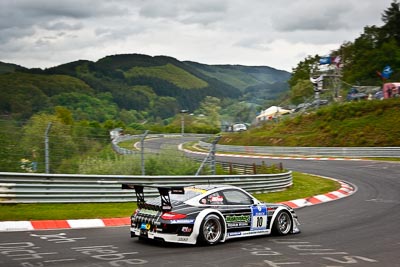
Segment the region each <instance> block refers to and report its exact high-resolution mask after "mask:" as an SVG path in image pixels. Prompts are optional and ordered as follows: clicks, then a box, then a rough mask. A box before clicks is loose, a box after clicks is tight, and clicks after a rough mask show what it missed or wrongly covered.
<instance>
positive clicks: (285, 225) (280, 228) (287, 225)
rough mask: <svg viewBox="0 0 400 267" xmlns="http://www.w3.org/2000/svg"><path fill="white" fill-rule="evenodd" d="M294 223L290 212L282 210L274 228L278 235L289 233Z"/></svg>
mask: <svg viewBox="0 0 400 267" xmlns="http://www.w3.org/2000/svg"><path fill="white" fill-rule="evenodd" d="M292 223H293V222H292V217H291V216H290V214H289V212H287V211H285V210H283V211H280V212H279V213H278V215H277V216H276V218H275V221H274V224H273V226H272V230H273V232H274V233H275V234H277V235H287V234H288V233H289V232H290V231H291V230H292Z"/></svg>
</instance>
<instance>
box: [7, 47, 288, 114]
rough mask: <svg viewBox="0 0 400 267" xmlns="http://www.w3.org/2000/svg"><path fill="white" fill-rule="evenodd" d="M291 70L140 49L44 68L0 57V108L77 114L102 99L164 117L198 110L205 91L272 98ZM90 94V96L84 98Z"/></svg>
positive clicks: (207, 93)
mask: <svg viewBox="0 0 400 267" xmlns="http://www.w3.org/2000/svg"><path fill="white" fill-rule="evenodd" d="M289 75H290V74H289V73H287V72H284V71H278V70H275V69H273V68H269V67H246V66H236V65H232V66H231V65H221V66H212V65H204V64H199V63H195V62H181V61H179V60H177V59H175V58H172V57H167V56H154V57H153V56H148V55H141V54H122V55H112V56H107V57H104V58H102V59H100V60H98V61H97V62H92V61H88V60H78V61H74V62H70V63H66V64H62V65H59V66H56V67H52V68H48V69H45V70H42V69H37V68H35V69H27V68H23V67H20V66H17V65H14V64H8V63H0V76H1V77H0V88H5V89H2V100H1V105H0V109H1V110H0V112H1V113H3V114H5V113H6V114H10V113H11V114H20V115H21V114H24V117H29V116H30V115H32V114H33V113H35V112H39V111H41V110H43V109H48V108H51V107H53V106H55V105H61V106H66V107H67V108H68V109H70V110H71V111H73V113H74V116H75V118H77V112H78V111H79V114H83V113H84V112H88V111H90V110H97V109H98V108H97V107H96V108H93V109H92V108H89V107H88V104H87V103H99V102H102V103H103V104H104V102H103V101H104V100H105V101H106V102H107V103H108V104H109V105H116V108H117V109H118V110H128V111H129V110H134V111H137V112H143V113H145V114H148V115H150V116H153V117H158V118H161V119H165V118H168V117H171V116H174V115H175V114H176V113H178V112H179V110H181V109H188V110H191V111H194V110H196V109H197V108H198V107H199V105H200V103H201V101H202V100H203V99H204V98H205V97H206V96H213V97H217V98H219V99H225V98H229V99H234V100H235V99H237V100H239V99H241V100H243V97H244V100H248V101H249V102H256V101H255V100H266V99H271V98H276V96H277V95H279V94H281V93H283V92H285V91H287V90H288V88H287V87H286V86H285V82H286V80H287V79H288V78H289ZM9 85H12V86H9ZM13 92H16V93H17V94H15V95H14V94H13ZM72 94H73V95H72ZM77 94H79V95H77ZM104 94H108V95H107V96H106V95H104ZM3 95H4V97H3ZM17 95H18V97H16V96H17ZM88 97H89V98H93V99H90V101H88ZM19 99H20V100H21V101H19ZM29 99H31V101H29ZM39 99H41V100H39ZM252 100H254V101H252ZM25 102H28V103H27V104H26V103H25ZM79 102H84V103H82V104H79ZM97 105H98V104H97ZM27 107H29V108H27ZM78 107H80V108H78ZM82 107H85V110H82ZM19 109H23V110H24V111H23V112H22V111H21V110H19ZM78 109H79V110H78ZM112 109H113V110H114V109H115V108H114V107H113V108H112ZM88 117H90V118H93V117H95V116H93V114H89V115H88Z"/></svg>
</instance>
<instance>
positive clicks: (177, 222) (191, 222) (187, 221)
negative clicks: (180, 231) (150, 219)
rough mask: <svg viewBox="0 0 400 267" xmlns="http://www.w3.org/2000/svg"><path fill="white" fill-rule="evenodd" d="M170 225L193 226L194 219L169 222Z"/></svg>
mask: <svg viewBox="0 0 400 267" xmlns="http://www.w3.org/2000/svg"><path fill="white" fill-rule="evenodd" d="M170 223H172V224H194V219H182V220H171V221H170Z"/></svg>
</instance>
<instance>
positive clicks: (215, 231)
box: [198, 214, 223, 245]
mask: <svg viewBox="0 0 400 267" xmlns="http://www.w3.org/2000/svg"><path fill="white" fill-rule="evenodd" d="M222 231H223V227H222V223H221V219H220V218H219V217H218V215H216V214H209V215H207V216H206V217H205V218H204V220H203V221H202V222H201V226H200V231H199V236H198V241H199V243H201V244H204V245H214V244H217V243H218V242H219V241H220V240H221V238H222Z"/></svg>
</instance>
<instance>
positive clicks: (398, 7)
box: [382, 0, 400, 45]
mask: <svg viewBox="0 0 400 267" xmlns="http://www.w3.org/2000/svg"><path fill="white" fill-rule="evenodd" d="M382 21H383V22H384V23H385V25H383V26H382V30H383V32H384V34H385V36H384V38H385V40H388V39H390V38H394V39H395V40H396V41H397V44H398V45H400V3H398V2H397V0H394V1H393V3H391V4H390V7H389V8H388V9H386V10H385V11H383V14H382Z"/></svg>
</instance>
